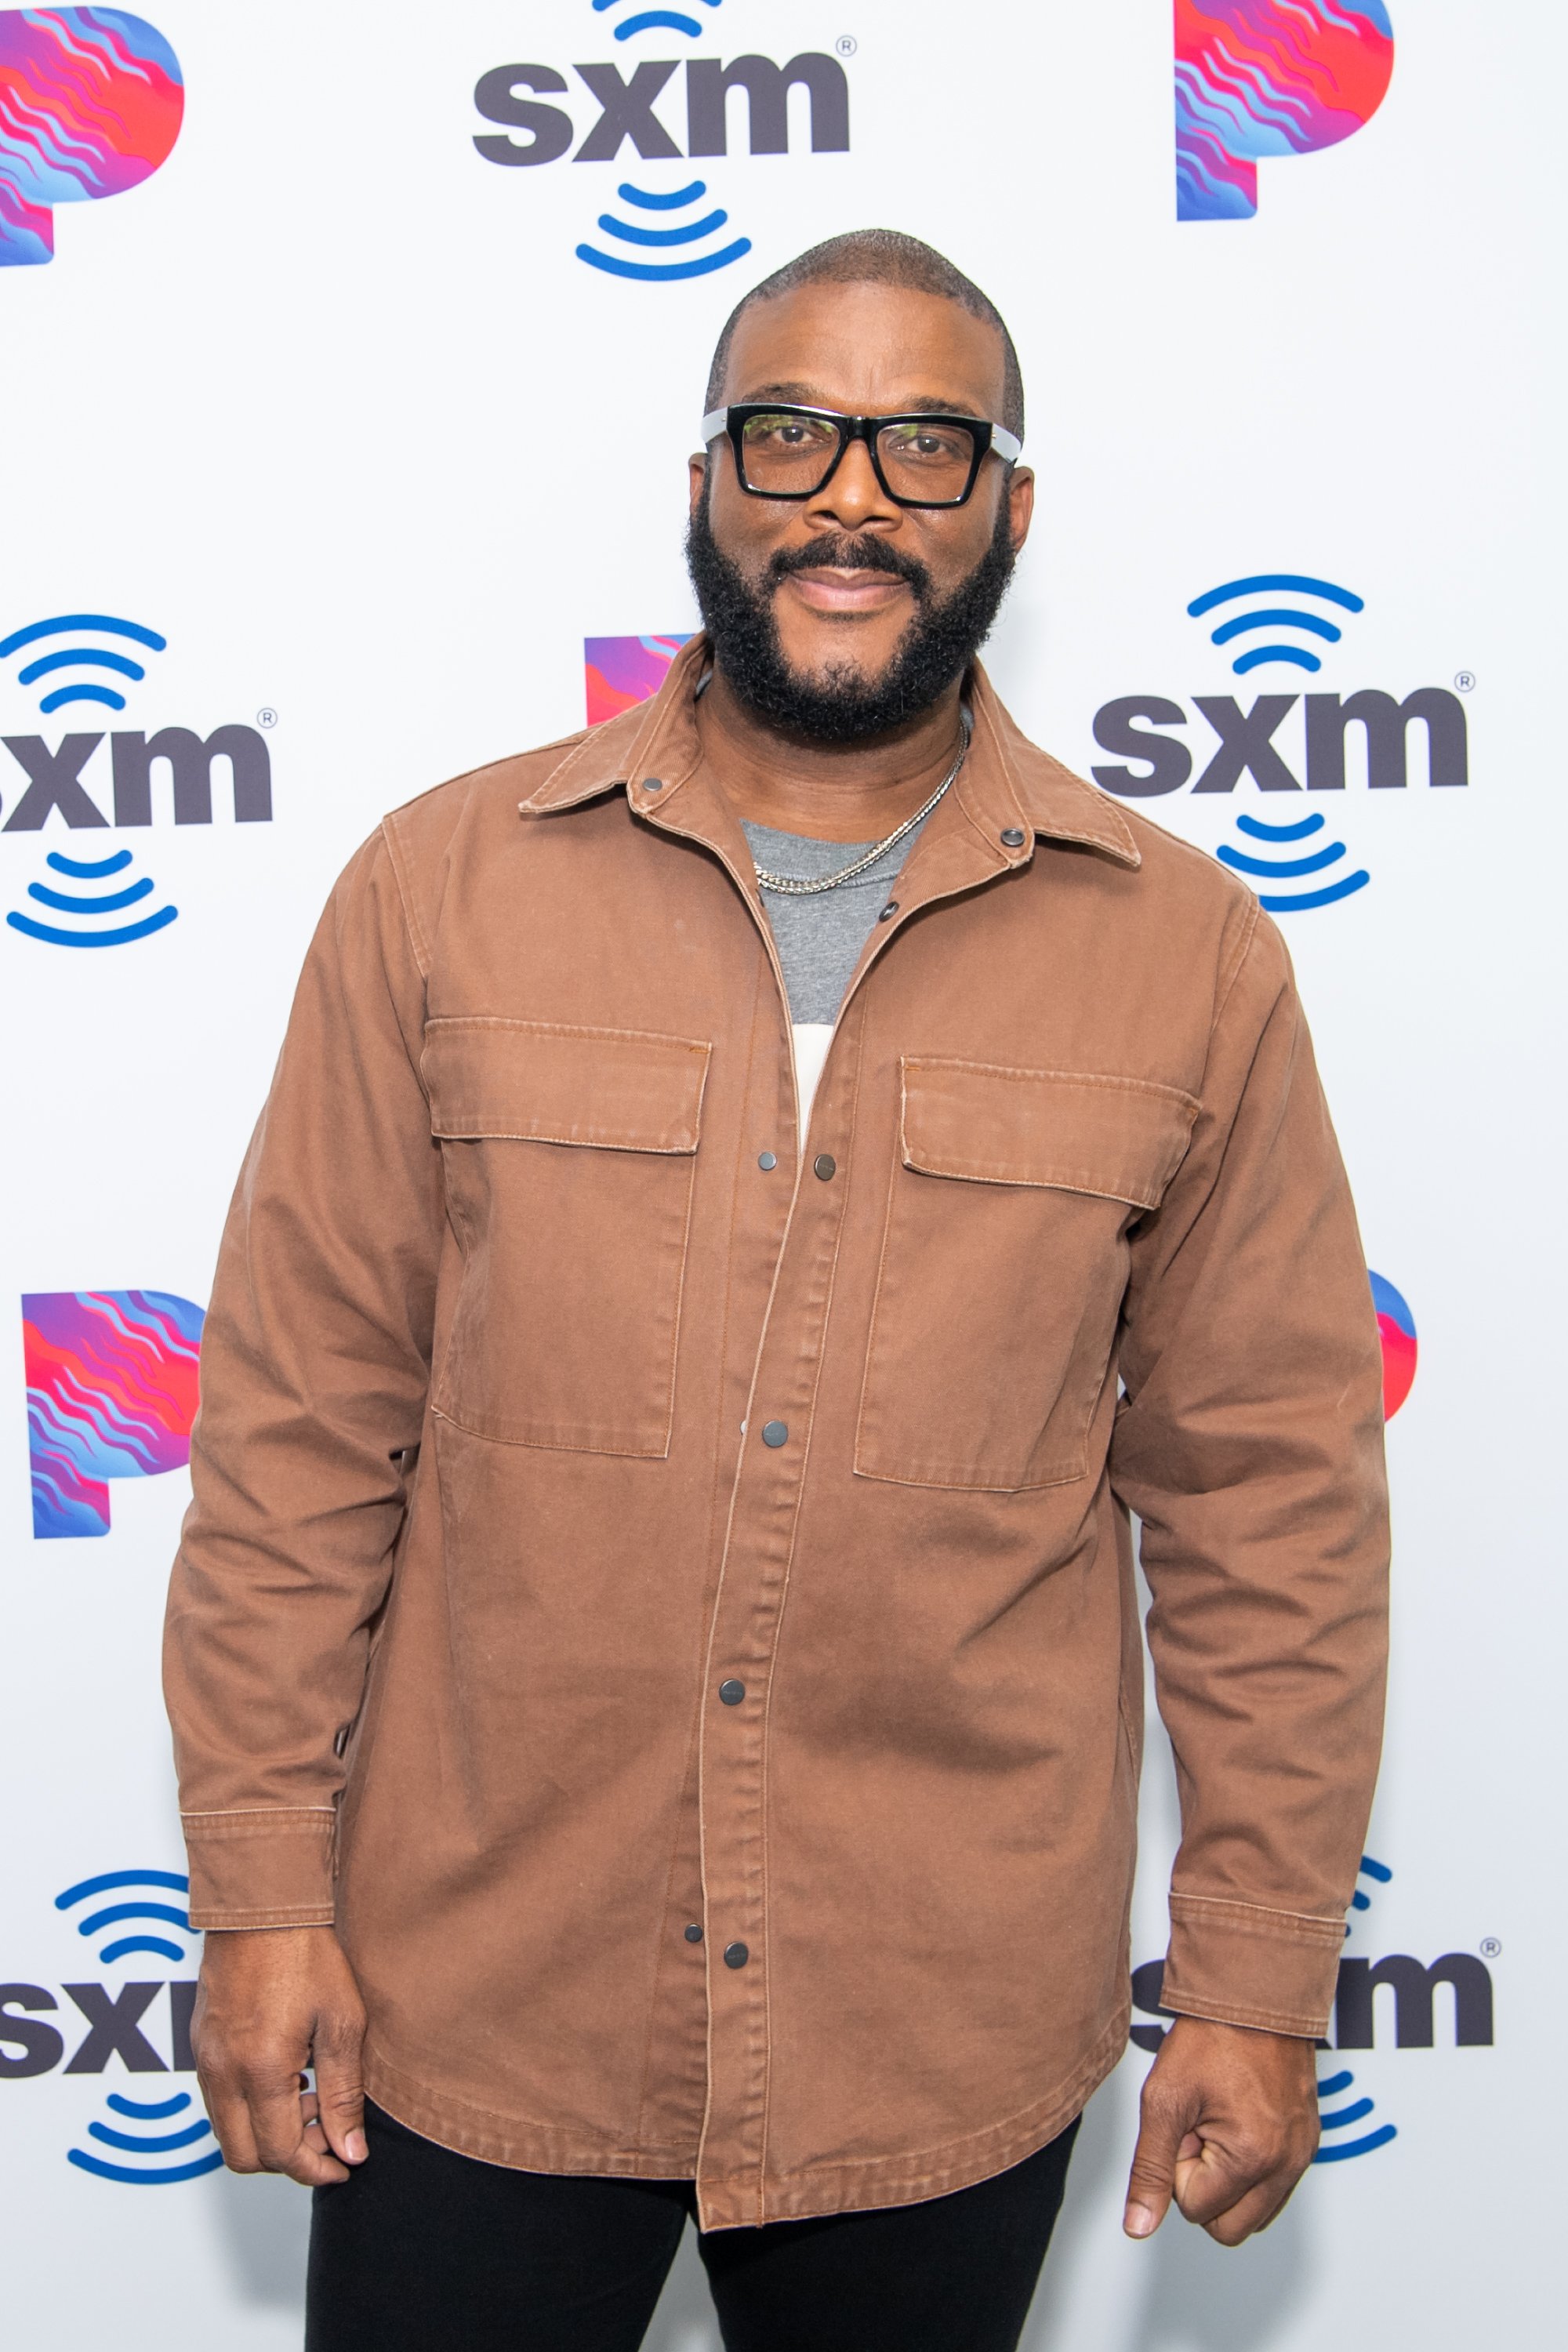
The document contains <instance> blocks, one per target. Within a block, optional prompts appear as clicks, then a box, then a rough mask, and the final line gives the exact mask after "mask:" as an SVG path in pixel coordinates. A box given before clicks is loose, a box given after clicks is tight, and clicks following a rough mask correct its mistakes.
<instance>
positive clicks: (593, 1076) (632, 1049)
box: [420, 1015, 713, 1152]
mask: <svg viewBox="0 0 1568 2352" xmlns="http://www.w3.org/2000/svg"><path fill="white" fill-rule="evenodd" d="M712 1050H713V1049H712V1047H711V1046H710V1045H700V1044H699V1043H698V1042H697V1041H696V1040H695V1039H693V1038H689V1037H660V1036H656V1035H653V1034H649V1033H648V1032H647V1031H644V1030H639V1029H579V1028H574V1027H569V1026H567V1025H566V1024H563V1023H556V1022H551V1021H506V1020H501V1019H499V1018H493V1017H490V1016H488V1015H473V1016H462V1017H456V1018H445V1019H437V1020H435V1021H432V1022H430V1023H429V1024H428V1025H427V1027H426V1032H425V1051H424V1055H423V1056H422V1057H421V1061H420V1069H421V1072H422V1074H423V1076H424V1079H425V1085H426V1090H427V1092H428V1094H429V1097H430V1129H431V1133H432V1134H433V1135H437V1136H440V1137H443V1138H446V1139H448V1140H451V1141H457V1140H458V1139H470V1138H479V1137H487V1136H488V1137H494V1138H497V1139H510V1140H515V1141H519V1142H535V1143H585V1144H591V1145H594V1146H595V1147H596V1148H597V1149H598V1150H602V1151H668V1152H682V1151H684V1152H689V1151H695V1150H696V1149H697V1133H698V1125H699V1120H700V1115H701V1109H702V1088H703V1084H704V1081H705V1080H706V1078H707V1076H708V1057H709V1055H710V1053H711V1052H712Z"/></svg>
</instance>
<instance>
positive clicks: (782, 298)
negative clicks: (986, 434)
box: [726, 282, 1004, 416]
mask: <svg viewBox="0 0 1568 2352" xmlns="http://www.w3.org/2000/svg"><path fill="white" fill-rule="evenodd" d="M1003 373H1004V354H1003V347H1002V338H1001V336H1000V334H999V333H998V332H997V331H996V329H995V328H994V326H993V325H992V324H991V323H990V321H989V320H985V319H980V318H976V317H975V316H974V314H973V311H969V310H964V308H963V305H962V304H961V303H958V302H954V301H951V300H949V299H947V297H946V296H943V295H936V294H926V293H921V292H917V291H915V290H914V289H910V288H908V287H901V286H882V285H877V284H860V283H858V282H857V283H854V284H850V285H840V284H837V283H834V282H829V283H826V284H821V285H806V286H801V287H796V288H795V289H793V290H792V291H791V292H790V293H788V294H781V295H778V296H775V297H773V298H772V299H767V300H764V301H761V302H754V303H752V305H751V307H750V308H749V309H748V310H745V311H743V312H742V316H741V318H740V320H738V321H737V323H736V327H735V332H734V338H733V341H731V346H730V360H729V366H728V368H727V370H726V397H727V398H728V399H730V400H732V401H735V400H784V401H795V402H799V403H802V404H806V405H812V404H820V405H822V406H825V407H835V408H845V407H853V408H856V409H858V410H865V411H882V412H887V411H889V410H896V409H900V408H910V409H920V408H928V409H930V408H935V409H942V408H956V409H959V410H967V411H969V412H971V413H972V414H973V415H977V416H978V415H984V416H995V415H999V414H1000V408H999V403H1000V401H1001V398H1002V390H1003Z"/></svg>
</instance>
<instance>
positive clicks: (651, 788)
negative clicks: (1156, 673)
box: [642, 776, 1024, 841]
mask: <svg viewBox="0 0 1568 2352" xmlns="http://www.w3.org/2000/svg"><path fill="white" fill-rule="evenodd" d="M642 788H643V790H644V792H645V793H662V792H663V790H664V778H663V777H662V776H645V777H644V778H643V780H642ZM1002 838H1003V840H1004V841H1005V840H1006V838H1007V836H1006V835H1005V834H1004V835H1002ZM1018 838H1019V840H1020V841H1022V840H1023V838H1024V836H1023V835H1022V834H1020V835H1018Z"/></svg>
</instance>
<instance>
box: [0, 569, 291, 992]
mask: <svg viewBox="0 0 1568 2352" xmlns="http://www.w3.org/2000/svg"><path fill="white" fill-rule="evenodd" d="M100 640H106V641H107V642H100ZM167 646H168V639H167V638H166V637H165V636H164V635H163V632H162V631H161V630H159V629H155V628H152V627H150V626H149V625H147V623H146V622H144V621H134V620H128V619H126V618H124V617H123V616H122V615H121V614H113V613H59V614H51V615H49V616H47V617H46V618H45V619H42V620H37V621H26V622H24V623H23V624H22V625H21V626H20V627H18V628H15V629H12V630H11V631H10V632H9V634H8V635H5V636H4V637H0V665H5V667H14V676H13V677H12V678H11V680H10V684H11V686H12V689H13V690H14V691H16V692H26V694H27V695H28V697H29V698H30V699H31V700H32V701H33V702H34V704H35V705H36V708H37V712H38V716H39V717H40V718H43V719H51V718H53V717H55V715H56V714H57V713H58V712H60V711H62V710H67V709H74V708H75V707H76V706H77V705H79V704H86V705H87V706H88V707H89V709H106V710H110V711H116V712H118V711H121V710H123V709H125V708H126V698H127V695H128V694H129V693H132V692H134V690H135V689H136V688H138V687H139V686H141V685H142V683H143V682H144V681H145V679H146V677H147V666H148V662H149V660H150V659H152V658H155V657H156V656H158V655H160V654H162V653H163V652H164V651H165V650H166V649H167ZM261 715H262V716H263V717H264V718H266V717H268V716H269V714H268V713H267V712H265V711H264V712H263V713H262V714H261ZM103 741H104V737H103V735H102V733H101V732H98V733H94V732H90V731H86V730H83V731H80V732H74V733H70V734H67V735H64V736H62V737H61V738H60V740H59V741H58V743H57V744H55V745H54V746H53V747H52V748H51V746H50V744H49V743H48V741H47V739H46V738H45V737H44V736H42V735H33V734H26V735H24V734H16V735H5V736H0V742H3V743H4V745H5V750H6V751H9V753H10V754H11V757H12V759H13V760H14V761H16V765H17V767H19V768H20V769H21V771H22V774H23V776H24V777H25V779H26V790H25V791H23V792H22V793H21V794H20V795H19V796H18V797H17V798H16V800H15V802H14V803H12V804H11V805H10V807H9V811H8V814H5V820H4V823H3V824H0V833H4V834H7V835H8V834H13V833H14V834H19V835H25V836H30V835H34V834H38V833H42V832H43V830H44V828H45V826H46V825H47V824H48V822H49V819H50V818H51V817H53V816H55V815H57V814H58V816H59V818H60V819H61V821H62V822H63V824H64V825H65V826H66V828H67V830H68V831H69V832H72V833H88V834H96V833H100V832H106V831H108V830H109V829H110V826H113V827H114V828H116V829H119V830H126V831H132V832H139V831H141V830H142V828H144V827H147V826H150V825H151V824H153V805H154V796H153V779H154V774H155V772H163V771H166V772H167V775H168V778H169V784H170V793H171V798H170V808H171V813H172V814H173V817H174V823H175V824H177V825H184V824H205V825H210V824H212V821H213V772H214V768H215V766H216V762H217V761H219V760H222V761H225V762H226V765H227V769H228V772H229V776H230V779H231V787H232V793H233V804H234V815H235V822H236V823H237V824H269V823H270V822H271V817H272V761H271V756H270V754H269V752H268V748H267V739H266V737H265V736H264V735H262V734H259V733H258V730H256V729H255V728H254V727H248V726H238V725H229V726H224V727H218V728H215V729H214V730H213V731H212V732H211V733H210V734H208V735H206V736H205V737H203V736H202V735H200V734H198V733H196V732H195V730H193V729H191V728H188V727H162V728H159V729H158V730H156V731H155V732H154V733H153V734H152V735H151V736H149V735H148V734H147V733H146V732H145V731H144V730H140V729H135V730H132V729H129V728H127V729H120V728H116V729H113V730H111V731H110V737H109V746H110V795H111V797H110V809H111V812H112V813H111V814H110V813H109V812H107V811H106V809H105V807H104V806H103V805H102V803H101V802H100V801H99V800H95V799H94V798H93V796H92V794H91V793H89V790H88V788H87V786H86V784H85V783H84V782H83V781H82V773H83V771H84V769H86V768H87V766H88V765H89V761H93V760H94V759H95V757H96V756H97V755H98V753H99V752H100V750H101V747H102V745H103ZM4 806H5V802H4V799H3V798H0V807H4ZM84 846H85V845H84ZM91 846H92V850H93V852H94V853H95V854H92V855H84V854H82V850H81V849H76V850H74V851H73V852H72V853H69V854H68V853H67V852H66V851H64V850H60V849H51V850H49V851H48V852H47V853H46V855H45V856H44V859H43V861H42V863H43V872H42V874H41V875H40V876H39V877H38V878H37V879H35V880H33V881H31V882H29V883H28V884H27V886H26V891H25V893H24V897H25V901H26V903H25V904H24V905H22V906H20V907H14V908H10V909H9V910H8V911H7V913H6V917H5V921H6V924H7V926H8V927H9V929H11V930H13V931H16V932H19V933H20V934H21V935H22V937H23V938H24V939H26V940H34V941H36V942H37V943H39V944H41V945H43V946H45V947H51V948H121V947H129V946H132V944H133V943H134V942H135V941H137V940H146V939H151V938H152V937H153V935H154V934H155V933H157V932H159V931H163V930H166V929H168V927H169V925H170V924H171V923H173V922H174V921H175V920H176V919H177V917H178V915H179V911H180V910H179V908H177V907H175V906H173V905H171V904H170V903H169V902H168V901H167V900H166V899H160V898H157V886H156V884H155V882H154V880H153V877H152V876H151V875H148V874H137V873H134V872H132V867H133V866H134V865H135V862H136V861H135V854H134V851H133V850H132V848H130V847H129V846H127V845H124V844H120V845H115V846H112V847H110V846H108V845H104V846H103V849H102V852H101V854H97V853H99V850H100V845H98V844H96V843H95V844H93V845H91ZM84 885H85V886H86V887H83V886H84Z"/></svg>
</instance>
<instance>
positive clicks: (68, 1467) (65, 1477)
mask: <svg viewBox="0 0 1568 2352" xmlns="http://www.w3.org/2000/svg"><path fill="white" fill-rule="evenodd" d="M204 1320H205V1311H204V1309H203V1308H201V1307H197V1306H195V1305H194V1304H193V1303H192V1301H191V1300H190V1299H188V1298H178V1297H175V1296H174V1293H173V1292H172V1291H167V1290H42V1291H34V1292H32V1293H31V1294H30V1295H29V1296H27V1297H24V1299H23V1301H22V1338H23V1349H24V1353H25V1357H26V1373H27V1445H28V1453H29V1455H30V1457H31V1464H32V1474H33V1533H34V1535H35V1536H38V1537H46V1538H47V1537H53V1536H106V1535H107V1534H108V1533H109V1482H110V1479H111V1478H156V1477H158V1476H159V1475H161V1474H162V1473H163V1471H165V1470H178V1469H180V1468H181V1467H182V1466H183V1465H184V1464H185V1463H186V1462H188V1461H189V1460H190V1458H191V1423H192V1422H193V1421H194V1420H195V1414H196V1359H197V1353H198V1350H199V1349H200V1346H201V1338H202V1324H203V1322H204Z"/></svg>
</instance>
